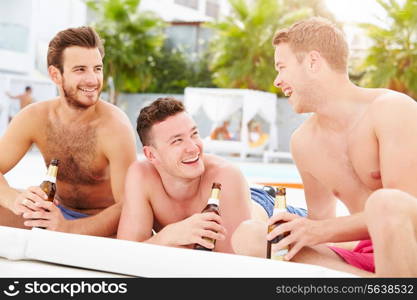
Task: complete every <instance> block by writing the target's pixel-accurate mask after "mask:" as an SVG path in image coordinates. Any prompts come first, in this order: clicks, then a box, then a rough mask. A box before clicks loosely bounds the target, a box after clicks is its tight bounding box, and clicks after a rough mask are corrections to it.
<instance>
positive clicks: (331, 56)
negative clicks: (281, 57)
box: [272, 17, 349, 72]
mask: <svg viewBox="0 0 417 300" xmlns="http://www.w3.org/2000/svg"><path fill="white" fill-rule="evenodd" d="M280 43H288V45H289V46H290V48H291V49H292V50H293V51H294V52H295V55H296V56H297V59H298V61H299V62H301V61H302V60H303V59H304V55H305V54H306V53H307V52H309V51H313V50H316V51H318V52H320V54H321V55H322V56H323V57H324V58H325V59H326V61H327V62H328V64H329V65H330V66H331V67H332V68H333V69H334V70H336V71H341V72H345V71H346V70H347V60H348V56H349V47H348V44H347V42H346V39H345V36H344V34H343V32H342V31H341V30H340V29H339V28H337V27H336V25H335V24H333V23H332V22H330V21H329V20H327V19H325V18H321V17H313V18H309V19H307V20H302V21H299V22H297V23H295V24H293V25H292V26H291V27H289V28H285V29H281V30H278V31H277V32H276V33H275V35H274V38H273V40H272V44H273V45H274V46H278V44H280Z"/></svg>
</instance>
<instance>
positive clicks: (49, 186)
mask: <svg viewBox="0 0 417 300" xmlns="http://www.w3.org/2000/svg"><path fill="white" fill-rule="evenodd" d="M58 164H59V160H58V159H52V160H51V163H50V164H49V167H48V173H46V176H45V180H44V181H43V182H42V183H41V185H40V188H41V189H42V190H43V191H44V192H45V194H46V195H47V196H48V201H54V197H55V192H56V176H57V174H58Z"/></svg>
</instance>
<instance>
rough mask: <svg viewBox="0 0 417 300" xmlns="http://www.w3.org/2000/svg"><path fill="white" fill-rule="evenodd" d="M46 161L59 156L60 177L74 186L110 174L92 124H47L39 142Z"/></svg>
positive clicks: (97, 179)
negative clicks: (70, 125) (67, 125)
mask: <svg viewBox="0 0 417 300" xmlns="http://www.w3.org/2000/svg"><path fill="white" fill-rule="evenodd" d="M38 144H39V148H40V150H41V152H42V154H43V156H44V159H45V162H46V163H49V161H50V160H51V159H52V158H55V159H59V161H60V162H59V169H58V170H59V171H58V180H59V181H61V182H65V183H68V184H71V185H95V184H99V183H100V182H102V181H103V180H104V179H105V177H106V174H107V173H108V170H107V167H106V163H105V162H103V161H102V160H103V158H102V157H103V155H102V154H101V153H100V150H99V149H98V142H97V134H96V130H95V129H94V128H91V127H82V128H79V129H78V130H77V129H76V128H64V127H62V126H55V127H54V126H48V127H47V128H46V129H45V134H44V136H43V138H42V139H40V141H39V143H38Z"/></svg>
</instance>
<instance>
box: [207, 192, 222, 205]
mask: <svg viewBox="0 0 417 300" xmlns="http://www.w3.org/2000/svg"><path fill="white" fill-rule="evenodd" d="M219 194H220V190H219V189H212V190H211V195H210V198H209V200H208V203H207V204H216V205H219Z"/></svg>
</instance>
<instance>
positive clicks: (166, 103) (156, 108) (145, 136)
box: [136, 97, 185, 146]
mask: <svg viewBox="0 0 417 300" xmlns="http://www.w3.org/2000/svg"><path fill="white" fill-rule="evenodd" d="M184 111H185V107H184V104H182V102H181V101H178V100H177V99H175V98H172V97H166V98H158V99H156V100H155V101H154V102H152V103H151V104H150V105H148V106H146V107H144V108H142V109H141V111H140V113H139V116H138V120H137V126H136V130H137V132H138V135H139V138H140V141H141V142H142V145H143V146H148V145H149V144H150V141H151V137H150V134H149V133H150V131H151V128H152V126H153V125H154V124H156V123H159V122H162V121H165V120H166V119H167V118H168V117H171V116H174V115H176V114H178V113H181V112H184Z"/></svg>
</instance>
